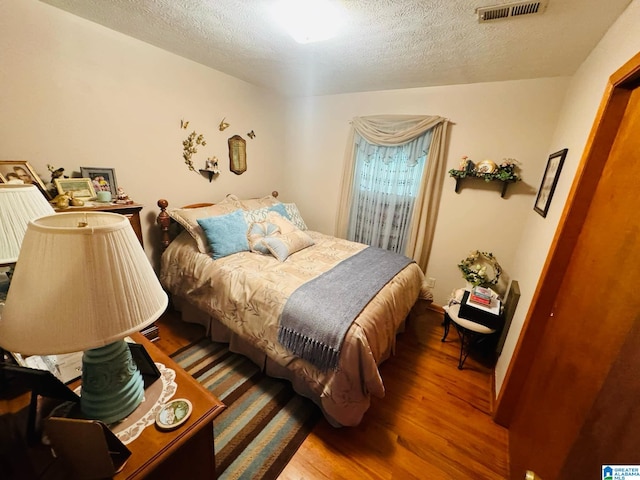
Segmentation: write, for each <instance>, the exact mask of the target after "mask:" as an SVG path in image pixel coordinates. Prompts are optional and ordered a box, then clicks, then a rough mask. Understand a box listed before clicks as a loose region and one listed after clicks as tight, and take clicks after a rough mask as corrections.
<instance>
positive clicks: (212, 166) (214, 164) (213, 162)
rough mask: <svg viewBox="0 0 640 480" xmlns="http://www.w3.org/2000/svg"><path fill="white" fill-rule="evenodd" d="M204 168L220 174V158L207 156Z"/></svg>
mask: <svg viewBox="0 0 640 480" xmlns="http://www.w3.org/2000/svg"><path fill="white" fill-rule="evenodd" d="M204 169H205V170H206V171H208V172H213V173H214V174H215V175H217V174H219V173H220V169H219V168H218V159H217V158H216V157H211V158H207V161H206V162H205V167H204Z"/></svg>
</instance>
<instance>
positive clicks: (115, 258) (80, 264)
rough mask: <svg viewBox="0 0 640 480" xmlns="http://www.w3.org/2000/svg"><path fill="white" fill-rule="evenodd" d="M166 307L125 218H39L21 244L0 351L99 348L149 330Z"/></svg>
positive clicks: (92, 214) (0, 333) (83, 215)
mask: <svg viewBox="0 0 640 480" xmlns="http://www.w3.org/2000/svg"><path fill="white" fill-rule="evenodd" d="M167 303H168V299H167V295H166V293H165V292H164V291H163V289H162V287H161V285H160V282H159V281H158V278H157V277H156V274H155V272H154V271H153V269H152V267H151V265H150V263H149V260H148V259H147V257H146V255H145V253H144V250H143V249H142V246H141V245H140V242H139V241H138V239H137V237H136V235H135V233H134V231H133V229H132V227H131V224H130V223H129V221H128V220H127V218H126V217H124V216H122V215H118V214H113V213H103V212H73V213H59V214H55V215H49V216H45V217H41V218H38V219H36V220H33V221H32V222H31V223H30V224H29V226H28V228H27V232H26V234H25V236H24V240H23V242H22V249H21V252H20V256H19V258H18V261H17V264H16V268H15V273H14V274H13V279H12V281H11V285H10V287H9V292H8V295H7V300H6V304H5V307H4V311H3V313H2V317H1V318H0V346H2V347H3V348H5V349H6V350H9V351H13V352H19V353H22V354H38V355H45V354H55V353H69V352H76V351H80V350H87V349H92V348H96V347H101V346H104V345H107V344H109V343H111V342H114V341H116V340H120V339H122V338H124V337H125V336H127V335H129V334H131V333H133V332H136V331H139V330H140V329H142V328H144V327H145V326H147V325H149V324H151V323H153V321H154V320H156V319H157V318H158V317H159V316H160V315H161V314H162V313H163V312H164V310H165V308H166V307H167Z"/></svg>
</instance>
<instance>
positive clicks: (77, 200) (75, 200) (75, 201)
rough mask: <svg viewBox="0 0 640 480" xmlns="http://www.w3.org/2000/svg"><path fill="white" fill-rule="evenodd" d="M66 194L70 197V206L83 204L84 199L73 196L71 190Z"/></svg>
mask: <svg viewBox="0 0 640 480" xmlns="http://www.w3.org/2000/svg"><path fill="white" fill-rule="evenodd" d="M68 195H69V196H70V197H71V200H69V203H70V204H71V206H72V207H82V206H83V205H84V200H82V199H80V198H75V197H74V196H73V192H69V193H68Z"/></svg>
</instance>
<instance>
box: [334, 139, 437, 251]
mask: <svg viewBox="0 0 640 480" xmlns="http://www.w3.org/2000/svg"><path fill="white" fill-rule="evenodd" d="M431 136H432V131H431V130H427V131H426V132H423V133H422V134H421V135H420V136H418V137H417V138H414V139H413V140H411V141H409V142H407V143H404V144H402V145H394V146H384V145H375V144H372V143H369V142H368V141H367V140H365V139H364V138H363V137H362V136H360V134H358V133H357V132H356V133H355V135H354V142H355V162H354V177H353V190H352V201H351V209H350V213H349V224H348V230H347V238H348V239H349V240H353V241H356V242H361V243H366V244H368V245H371V246H374V247H379V248H384V249H387V250H391V251H394V252H398V253H404V251H405V248H406V246H407V242H408V239H409V232H410V226H411V225H410V222H411V218H412V215H413V211H414V206H415V202H416V197H417V195H418V191H419V189H420V181H421V179H422V175H423V170H424V168H425V164H426V161H427V160H426V158H427V152H428V151H429V146H430V143H431Z"/></svg>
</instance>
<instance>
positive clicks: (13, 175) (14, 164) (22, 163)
mask: <svg viewBox="0 0 640 480" xmlns="http://www.w3.org/2000/svg"><path fill="white" fill-rule="evenodd" d="M11 180H21V181H22V183H25V184H27V185H35V186H36V187H38V190H40V191H41V192H42V194H43V195H44V196H45V197H46V198H47V200H51V196H50V195H49V194H48V192H47V189H46V187H45V185H44V183H43V181H42V180H41V179H40V177H39V176H38V174H37V173H36V171H35V170H34V168H33V167H32V166H31V165H30V164H29V162H27V161H26V160H0V183H9V182H11Z"/></svg>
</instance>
